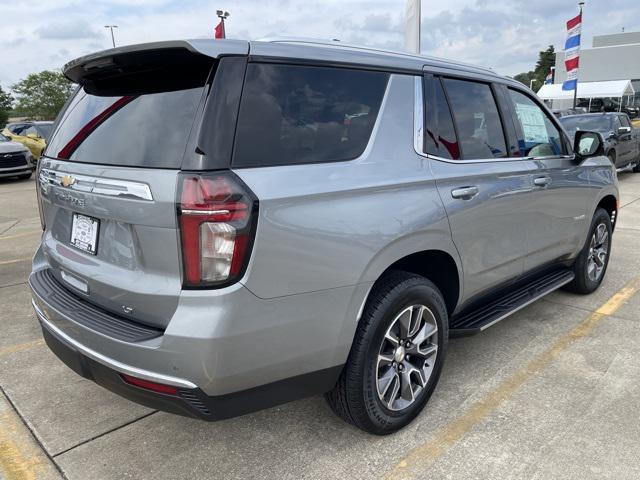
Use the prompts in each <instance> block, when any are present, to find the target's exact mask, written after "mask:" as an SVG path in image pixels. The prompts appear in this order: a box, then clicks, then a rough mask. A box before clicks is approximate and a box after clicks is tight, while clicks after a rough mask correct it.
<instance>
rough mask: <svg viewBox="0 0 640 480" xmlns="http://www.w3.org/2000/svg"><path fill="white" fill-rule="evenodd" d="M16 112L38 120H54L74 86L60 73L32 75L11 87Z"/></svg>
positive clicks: (45, 71)
mask: <svg viewBox="0 0 640 480" xmlns="http://www.w3.org/2000/svg"><path fill="white" fill-rule="evenodd" d="M11 88H12V89H13V91H14V93H15V94H16V96H17V97H18V98H17V101H16V108H15V109H16V110H17V111H19V112H20V113H21V114H22V115H24V116H27V117H29V118H33V119H36V120H53V119H55V118H56V115H58V112H59V111H60V109H62V107H63V106H64V103H65V102H66V101H67V98H69V95H71V92H72V91H73V84H72V83H71V82H69V80H67V79H66V78H65V77H64V75H62V73H60V72H55V71H51V70H44V71H42V72H40V73H32V74H31V75H29V76H27V78H25V79H24V80H21V81H19V82H18V83H16V84H15V85H13V86H12V87H11Z"/></svg>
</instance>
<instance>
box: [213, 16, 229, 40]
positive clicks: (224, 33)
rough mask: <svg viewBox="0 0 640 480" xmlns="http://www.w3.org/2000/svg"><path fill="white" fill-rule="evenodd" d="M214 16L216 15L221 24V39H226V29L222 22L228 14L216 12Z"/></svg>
mask: <svg viewBox="0 0 640 480" xmlns="http://www.w3.org/2000/svg"><path fill="white" fill-rule="evenodd" d="M216 15H218V18H219V19H220V21H221V22H222V38H227V29H226V28H225V26H224V21H225V20H226V19H227V17H228V16H229V12H224V11H222V10H216Z"/></svg>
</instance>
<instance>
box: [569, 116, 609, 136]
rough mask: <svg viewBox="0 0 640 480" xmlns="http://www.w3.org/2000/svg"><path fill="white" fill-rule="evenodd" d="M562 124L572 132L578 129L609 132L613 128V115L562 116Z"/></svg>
mask: <svg viewBox="0 0 640 480" xmlns="http://www.w3.org/2000/svg"><path fill="white" fill-rule="evenodd" d="M560 123H562V126H563V127H564V128H566V129H567V130H569V131H571V132H575V131H577V130H589V131H597V132H608V131H609V130H611V117H609V116H604V115H597V116H591V115H575V116H568V117H562V118H561V119H560Z"/></svg>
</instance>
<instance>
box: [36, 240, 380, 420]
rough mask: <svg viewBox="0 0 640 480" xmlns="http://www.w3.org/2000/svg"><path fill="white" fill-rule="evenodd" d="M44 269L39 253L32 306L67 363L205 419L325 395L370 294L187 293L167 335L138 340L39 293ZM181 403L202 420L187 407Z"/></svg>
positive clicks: (148, 400)
mask: <svg viewBox="0 0 640 480" xmlns="http://www.w3.org/2000/svg"><path fill="white" fill-rule="evenodd" d="M48 268H50V267H49V264H48V261H47V257H46V255H45V254H44V253H43V249H42V248H40V249H39V250H38V251H37V252H36V255H35V257H34V273H32V276H31V277H30V279H29V283H30V286H31V289H32V294H33V305H34V308H35V310H36V313H37V315H38V318H39V321H40V323H41V325H42V328H43V331H44V332H45V333H44V334H45V338H46V339H47V342H48V343H49V345H50V346H51V349H52V350H53V351H54V352H55V353H56V354H57V355H58V356H59V357H60V358H61V359H62V360H63V361H64V362H65V363H66V364H68V365H69V366H70V367H71V368H73V369H74V370H75V371H76V372H79V373H80V374H82V375H83V376H85V377H88V378H91V379H93V380H94V381H96V382H97V383H99V384H100V385H102V386H104V387H106V388H108V389H109V390H112V391H114V392H116V393H118V394H120V395H122V396H125V397H127V398H131V399H132V400H134V401H136V402H139V403H142V404H145V405H149V406H151V407H153V408H157V409H162V410H168V411H172V412H175V413H181V414H185V415H190V416H197V417H200V418H206V419H210V420H216V419H219V418H227V417H231V416H235V415H240V414H243V413H247V412H250V411H254V410H258V409H261V408H266V407H269V406H272V405H276V404H280V403H284V402H286V401H290V400H295V399H298V398H302V397H305V396H309V395H314V394H317V393H322V392H325V391H328V390H330V389H331V388H332V387H333V385H334V384H335V381H336V380H337V378H338V376H339V374H340V371H341V369H342V365H343V364H344V362H345V361H346V358H347V356H348V353H349V349H350V346H351V341H352V339H353V334H354V331H355V327H356V324H357V322H356V319H357V317H358V313H359V309H360V307H361V305H362V302H363V301H364V298H365V297H366V294H367V292H368V290H369V287H370V285H368V284H363V285H358V286H351V287H343V288H336V289H331V290H328V291H320V292H309V293H307V294H300V295H292V296H287V297H280V298H275V299H268V300H267V299H261V298H258V297H256V296H255V295H253V294H252V293H251V292H250V291H249V290H247V289H246V288H245V287H244V286H243V285H242V284H235V285H233V286H231V287H227V288H225V289H221V290H205V291H184V292H183V293H182V295H181V298H180V301H179V305H178V308H177V309H176V311H175V313H174V314H173V315H172V317H171V319H170V321H169V322H168V324H167V327H166V329H164V330H159V331H158V333H157V336H154V337H147V338H142V339H141V340H139V341H138V340H136V339H133V340H132V339H127V338H126V337H125V336H120V337H119V338H117V336H116V335H114V334H113V332H112V331H111V330H109V329H106V328H99V326H97V325H96V322H105V321H109V319H108V318H107V319H104V318H103V317H100V316H99V315H98V312H95V314H94V318H93V320H94V321H93V322H91V321H89V320H90V318H88V316H87V315H89V316H90V315H91V311H89V310H88V309H87V308H85V306H86V305H82V304H87V303H88V302H87V300H84V297H83V296H82V295H79V294H78V293H77V292H73V293H74V298H75V300H73V299H69V298H67V297H65V296H63V295H62V292H60V291H58V290H55V289H51V288H45V287H43V284H42V282H38V281H36V275H37V274H38V272H41V271H43V270H44V269H48ZM58 281H59V282H60V280H58ZM61 285H62V284H59V285H58V286H59V287H60V286H61ZM64 287H66V289H67V290H70V291H73V289H72V288H70V287H69V286H67V285H64ZM89 305H90V304H89ZM87 312H88V313H87ZM99 317H100V318H99ZM121 331H123V330H121ZM64 352H70V353H67V354H65V353H64ZM78 365H80V366H81V367H78ZM120 374H126V375H131V376H133V377H136V378H141V379H144V380H148V381H151V382H156V383H161V384H165V385H172V386H175V387H176V388H178V389H179V390H180V392H181V393H180V395H179V396H178V397H177V398H173V397H172V398H167V396H166V395H160V394H156V393H152V392H148V391H146V390H143V389H141V388H138V387H134V386H131V385H130V384H128V383H125V382H124V380H123V379H122V377H121V376H120ZM185 395H186V396H188V397H189V398H191V399H193V398H195V399H196V400H197V402H196V403H198V404H202V405H204V406H205V407H206V410H208V413H203V412H204V411H203V410H201V409H198V408H195V407H193V406H192V404H191V403H189V401H188V400H185V398H186V397H185ZM194 396H195V397H194ZM185 402H186V403H185Z"/></svg>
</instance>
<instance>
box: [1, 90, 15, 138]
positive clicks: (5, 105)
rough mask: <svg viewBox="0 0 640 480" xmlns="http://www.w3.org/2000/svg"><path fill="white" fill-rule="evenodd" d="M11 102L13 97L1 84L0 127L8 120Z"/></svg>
mask: <svg viewBox="0 0 640 480" xmlns="http://www.w3.org/2000/svg"><path fill="white" fill-rule="evenodd" d="M12 103H13V97H12V96H11V95H9V94H8V93H7V92H5V91H4V90H2V86H0V129H2V128H4V126H5V125H6V124H7V121H8V120H9V112H10V111H11V104H12Z"/></svg>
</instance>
